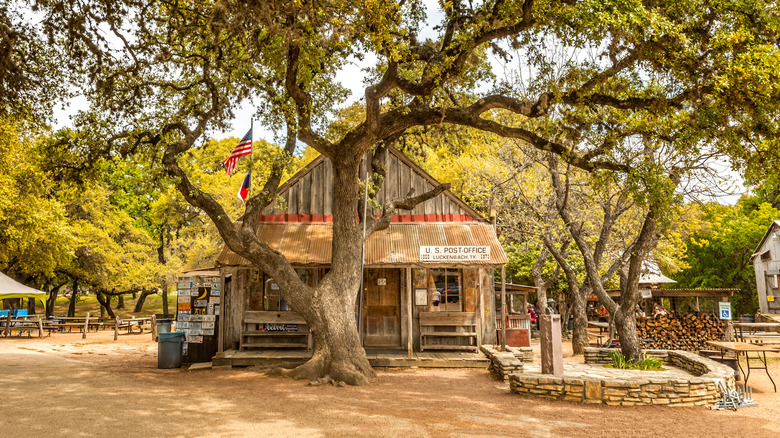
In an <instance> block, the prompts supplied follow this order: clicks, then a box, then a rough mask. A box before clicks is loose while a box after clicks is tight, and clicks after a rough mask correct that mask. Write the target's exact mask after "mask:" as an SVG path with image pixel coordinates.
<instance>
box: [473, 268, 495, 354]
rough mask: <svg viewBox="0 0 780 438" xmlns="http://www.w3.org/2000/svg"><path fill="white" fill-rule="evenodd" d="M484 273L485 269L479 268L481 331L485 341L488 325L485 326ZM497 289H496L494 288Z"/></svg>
mask: <svg viewBox="0 0 780 438" xmlns="http://www.w3.org/2000/svg"><path fill="white" fill-rule="evenodd" d="M483 273H484V269H483V268H479V269H478V270H477V281H478V282H479V325H480V328H479V330H481V331H482V336H481V337H480V339H483V338H484V337H485V330H486V329H487V327H488V326H487V325H485V288H484V284H483V281H484V279H483V278H482V274H483ZM493 289H495V287H494V288H493ZM495 293H496V292H495V290H494V291H493V295H495Z"/></svg>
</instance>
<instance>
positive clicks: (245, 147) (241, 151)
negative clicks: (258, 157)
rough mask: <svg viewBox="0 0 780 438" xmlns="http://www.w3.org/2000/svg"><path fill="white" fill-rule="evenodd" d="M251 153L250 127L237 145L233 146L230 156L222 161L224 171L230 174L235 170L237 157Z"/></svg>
mask: <svg viewBox="0 0 780 438" xmlns="http://www.w3.org/2000/svg"><path fill="white" fill-rule="evenodd" d="M251 153H252V129H251V128H250V129H249V132H247V133H246V135H245V136H244V138H242V139H241V141H239V142H238V145H237V146H236V147H235V148H233V152H231V153H230V156H229V157H228V158H227V160H225V161H223V162H222V163H223V164H224V165H225V171H226V172H227V174H228V175H232V174H233V172H235V171H236V165H237V164H238V159H239V158H241V157H243V156H244V155H249V154H251Z"/></svg>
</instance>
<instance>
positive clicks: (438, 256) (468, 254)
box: [420, 245, 490, 262]
mask: <svg viewBox="0 0 780 438" xmlns="http://www.w3.org/2000/svg"><path fill="white" fill-rule="evenodd" d="M420 261H421V262H463V261H490V247H489V246H487V245H485V246H421V247H420Z"/></svg>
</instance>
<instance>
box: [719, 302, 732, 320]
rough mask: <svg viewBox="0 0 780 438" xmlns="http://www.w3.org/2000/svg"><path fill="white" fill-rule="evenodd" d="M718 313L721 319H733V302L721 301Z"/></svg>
mask: <svg viewBox="0 0 780 438" xmlns="http://www.w3.org/2000/svg"><path fill="white" fill-rule="evenodd" d="M718 315H720V319H725V320H728V321H731V303H729V302H725V303H724V302H719V303H718Z"/></svg>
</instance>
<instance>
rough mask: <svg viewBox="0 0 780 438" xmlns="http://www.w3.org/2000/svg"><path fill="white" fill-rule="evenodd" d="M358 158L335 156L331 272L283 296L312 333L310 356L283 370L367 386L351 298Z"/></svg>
mask: <svg viewBox="0 0 780 438" xmlns="http://www.w3.org/2000/svg"><path fill="white" fill-rule="evenodd" d="M358 166H359V159H355V158H349V157H347V158H344V159H338V157H336V158H334V160H333V167H334V196H333V256H332V261H331V270H330V272H329V273H328V274H327V275H326V276H325V278H324V279H323V281H322V282H321V283H320V284H319V285H318V286H317V288H316V289H314V291H313V293H309V292H310V290H306V289H305V288H304V289H299V290H290V288H288V287H284V286H283V285H280V286H282V294H283V296H284V298H285V300H286V301H287V302H288V304H290V307H292V309H293V310H295V311H297V312H298V313H300V314H301V315H302V316H303V317H304V319H305V320H306V322H307V323H308V324H309V327H310V328H311V331H312V337H313V338H314V351H313V353H312V357H311V359H310V360H309V361H308V362H306V363H304V364H303V365H301V366H299V367H298V368H296V369H294V370H291V371H289V372H285V374H287V375H289V376H292V377H296V378H305V379H310V380H314V379H318V378H322V379H325V380H334V381H337V382H345V383H347V384H350V385H365V384H367V383H369V382H371V381H372V380H373V379H374V377H375V375H376V374H375V372H374V370H373V369H372V368H371V364H370V363H369V362H368V358H367V357H366V352H365V349H364V348H363V346H362V344H361V341H360V336H359V335H358V331H357V321H356V318H355V302H356V299H357V292H358V289H359V287H360V279H361V276H362V272H361V269H360V267H361V261H360V257H361V254H362V253H361V249H362V226H361V225H360V224H359V223H358V221H356V220H355V216H356V212H357V206H358V200H359V198H360V191H359V188H358V187H359V186H358V184H357V181H358Z"/></svg>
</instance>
